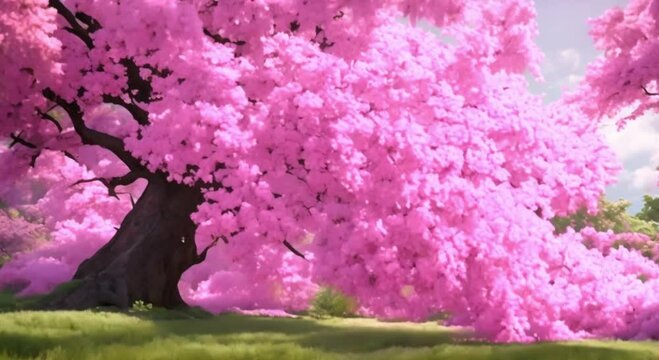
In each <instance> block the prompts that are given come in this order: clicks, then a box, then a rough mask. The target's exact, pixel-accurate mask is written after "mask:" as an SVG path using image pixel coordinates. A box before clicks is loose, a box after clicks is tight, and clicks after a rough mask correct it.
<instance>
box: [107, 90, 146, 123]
mask: <svg viewBox="0 0 659 360" xmlns="http://www.w3.org/2000/svg"><path fill="white" fill-rule="evenodd" d="M103 101H104V102H106V103H108V104H114V105H119V106H121V107H123V108H124V109H126V110H128V112H129V113H130V114H131V115H132V116H133V118H134V119H135V121H137V123H138V124H140V125H149V113H148V112H147V111H146V110H144V109H142V108H141V107H139V106H137V105H136V104H133V103H127V102H125V101H123V100H122V99H121V98H120V97H118V96H113V95H108V94H105V95H103Z"/></svg>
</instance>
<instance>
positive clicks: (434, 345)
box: [0, 310, 659, 360]
mask: <svg viewBox="0 0 659 360" xmlns="http://www.w3.org/2000/svg"><path fill="white" fill-rule="evenodd" d="M188 314H189V312H188V311H184V310H180V311H179V312H171V311H170V312H160V313H159V312H157V311H156V312H145V313H137V314H131V315H128V314H125V313H105V312H103V313H94V312H89V311H87V312H25V313H5V314H0V358H2V354H5V355H8V356H9V357H10V358H32V357H40V358H48V359H56V358H80V357H87V356H92V355H94V356H96V355H98V358H99V359H106V358H107V359H110V358H113V356H115V357H116V356H118V354H119V352H122V351H123V354H128V355H126V356H129V357H131V356H132V357H143V358H159V357H158V356H156V355H155V353H156V352H161V353H162V354H165V355H163V356H165V357H163V358H168V357H169V355H171V357H176V358H179V359H198V358H245V359H252V358H268V359H278V358H301V359H304V358H309V357H314V358H328V359H345V358H354V359H378V358H387V359H389V358H405V359H429V358H438V359H497V360H503V359H513V360H514V359H538V360H541V359H575V360H576V359H579V360H582V359H585V360H589V359H592V360H595V359H604V360H609V359H610V360H645V359H648V360H656V359H657V357H658V356H657V354H658V353H659V352H654V353H653V352H652V351H650V350H647V349H622V348H615V346H614V345H611V346H606V345H601V346H600V345H597V344H594V343H576V344H573V343H571V344H561V343H543V344H535V345H493V344H487V343H469V342H465V341H463V340H464V339H463V337H462V335H461V334H459V333H456V332H453V331H450V330H448V329H446V328H441V327H437V328H436V329H434V328H428V327H425V328H420V327H419V328H415V327H414V326H412V325H404V326H403V325H401V326H398V325H396V324H382V326H379V325H375V326H374V324H373V322H370V323H369V324H368V325H360V324H361V323H360V321H355V322H350V323H348V322H342V321H341V320H336V319H335V320H333V321H331V322H325V321H316V320H311V319H287V318H260V317H247V316H240V315H220V316H214V317H209V318H185V316H187V315H188ZM193 314H196V313H194V312H193ZM196 315H198V314H196ZM167 316H171V318H170V319H169V320H163V317H165V318H166V317H167ZM363 323H364V324H365V323H366V321H364V322H363ZM3 325H6V326H3ZM57 354H59V355H57ZM136 354H142V355H140V356H137V355H136ZM291 354H292V355H296V356H292V355H291Z"/></svg>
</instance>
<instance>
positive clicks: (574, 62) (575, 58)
mask: <svg viewBox="0 0 659 360" xmlns="http://www.w3.org/2000/svg"><path fill="white" fill-rule="evenodd" d="M558 62H559V63H560V64H562V65H564V66H567V67H568V68H569V70H570V71H574V70H577V69H578V68H579V65H581V54H580V53H579V50H577V49H574V48H567V49H563V50H561V51H559V52H558Z"/></svg>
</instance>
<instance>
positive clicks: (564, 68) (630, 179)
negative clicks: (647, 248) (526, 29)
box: [531, 0, 659, 212]
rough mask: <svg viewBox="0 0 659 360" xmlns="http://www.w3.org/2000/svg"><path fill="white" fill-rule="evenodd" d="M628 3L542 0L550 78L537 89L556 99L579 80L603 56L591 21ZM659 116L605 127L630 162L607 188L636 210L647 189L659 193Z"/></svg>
mask: <svg viewBox="0 0 659 360" xmlns="http://www.w3.org/2000/svg"><path fill="white" fill-rule="evenodd" d="M625 3H626V1H624V0H596V1H594V0H572V1H569V0H537V1H536V7H537V12H538V25H539V28H540V34H539V36H538V45H539V46H540V48H541V49H542V50H543V51H544V53H545V60H544V63H543V65H542V70H543V75H544V76H545V82H544V83H534V82H531V89H532V91H534V92H536V93H543V94H544V96H545V100H547V101H552V100H556V99H557V98H558V97H560V94H561V91H562V89H564V88H565V87H570V86H573V85H574V84H575V83H576V82H578V81H579V80H580V79H581V77H582V75H583V73H584V70H585V68H586V65H587V64H588V63H589V62H590V61H592V60H593V59H595V58H596V57H597V56H598V52H597V50H595V48H594V47H593V43H592V40H591V38H590V36H589V35H588V24H587V22H586V21H587V20H588V19H589V18H593V17H597V16H599V15H600V14H602V13H603V12H604V11H605V10H606V9H608V8H611V7H613V6H624V5H625ZM658 119H659V115H657V114H650V115H646V116H645V117H643V118H641V119H638V120H636V121H634V122H632V123H629V124H628V125H627V126H626V127H625V128H624V129H623V130H621V131H617V129H616V127H615V125H614V124H613V122H614V120H613V119H611V120H609V121H607V122H606V123H605V124H604V125H603V126H602V128H601V129H600V130H601V132H602V134H603V135H604V136H605V138H606V140H607V142H608V143H609V145H610V146H611V147H612V148H613V150H614V151H615V152H616V154H617V156H618V158H619V159H620V160H621V161H622V164H623V166H624V170H623V171H622V172H621V173H620V176H619V178H618V183H617V184H615V185H613V186H610V187H609V188H608V189H607V192H606V195H607V198H609V199H611V200H616V199H619V198H624V199H627V200H629V201H631V202H632V206H631V208H630V209H631V210H632V212H635V211H637V210H639V209H640V207H641V205H642V198H643V194H652V195H655V196H657V195H659V191H658V190H659V188H658V187H657V179H658V178H659V174H657V171H656V168H657V166H658V165H659V121H657V120H658Z"/></svg>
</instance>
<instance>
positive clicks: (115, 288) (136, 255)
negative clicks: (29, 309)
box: [45, 176, 202, 309]
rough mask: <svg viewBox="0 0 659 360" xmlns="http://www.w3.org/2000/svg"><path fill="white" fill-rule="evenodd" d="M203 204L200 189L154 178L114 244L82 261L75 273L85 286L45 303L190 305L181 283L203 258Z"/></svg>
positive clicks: (80, 306) (82, 306)
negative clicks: (197, 220) (196, 219)
mask: <svg viewBox="0 0 659 360" xmlns="http://www.w3.org/2000/svg"><path fill="white" fill-rule="evenodd" d="M201 202H202V194H201V191H200V190H199V189H198V188H190V187H188V186H185V185H180V184H176V183H170V182H167V181H166V180H165V179H164V178H163V177H161V176H154V177H152V178H151V179H149V183H148V185H147V187H146V189H145V190H144V193H143V194H142V196H141V197H140V198H139V200H138V201H137V203H136V204H135V206H134V208H133V209H132V210H131V211H130V212H129V213H128V215H127V216H126V218H125V219H124V220H123V222H122V223H121V227H120V228H119V230H118V231H117V233H116V234H115V235H114V237H112V239H111V240H110V242H108V243H107V244H105V246H103V247H102V248H101V249H100V250H98V251H97V252H96V254H94V255H93V256H92V257H91V258H89V259H87V260H85V261H83V262H82V264H80V266H79V267H78V270H77V271H76V273H75V275H74V277H73V279H74V280H78V281H79V284H78V285H77V286H74V287H72V289H71V290H69V291H65V292H64V293H63V294H57V295H56V296H55V298H54V299H53V300H50V301H49V302H48V303H47V304H45V307H47V308H65V309H86V308H92V307H96V306H118V307H120V308H128V307H130V306H131V305H132V304H133V303H134V302H135V301H138V300H141V301H143V302H144V303H150V304H153V305H154V306H161V307H167V308H171V307H175V306H178V305H184V302H183V300H182V299H181V295H180V294H179V291H178V282H179V280H180V278H181V275H182V274H183V272H184V271H185V270H187V269H188V268H189V267H191V266H192V265H194V264H196V263H198V260H199V256H198V255H197V247H196V245H195V238H194V236H195V230H196V225H195V224H194V223H193V222H192V220H191V219H190V214H192V212H194V211H195V210H196V208H197V206H198V205H199V204H200V203H201Z"/></svg>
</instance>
